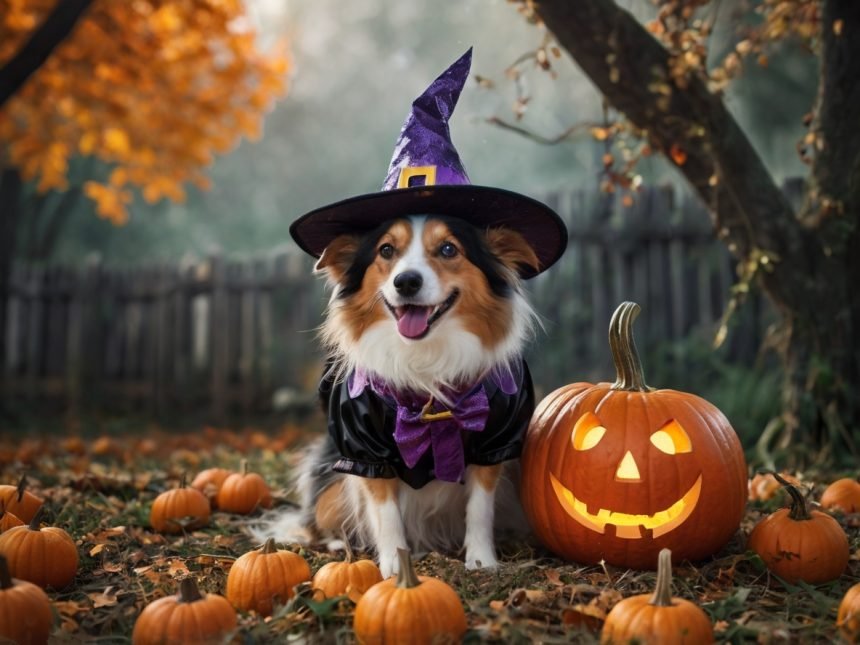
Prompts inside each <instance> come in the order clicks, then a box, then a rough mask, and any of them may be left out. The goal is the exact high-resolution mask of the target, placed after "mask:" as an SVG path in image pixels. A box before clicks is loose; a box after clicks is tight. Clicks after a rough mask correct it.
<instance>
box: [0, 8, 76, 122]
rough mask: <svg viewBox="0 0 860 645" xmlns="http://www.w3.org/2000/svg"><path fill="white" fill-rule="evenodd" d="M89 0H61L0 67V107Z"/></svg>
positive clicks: (68, 29) (68, 30)
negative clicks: (21, 45)
mask: <svg viewBox="0 0 860 645" xmlns="http://www.w3.org/2000/svg"><path fill="white" fill-rule="evenodd" d="M90 4H92V0H61V1H60V2H58V3H57V4H56V5H55V6H54V9H53V11H51V13H50V14H49V15H48V17H47V18H46V19H45V21H44V22H43V23H42V24H41V25H40V26H39V28H38V29H36V31H35V32H33V35H32V36H31V37H30V40H28V41H27V43H26V44H25V45H24V46H23V47H22V48H21V49H20V51H18V53H17V54H15V55H14V56H13V57H12V58H11V59H10V60H9V62H7V63H6V64H5V65H4V66H3V67H2V68H0V107H2V106H3V105H4V104H5V103H6V101H8V100H9V99H10V98H11V97H12V96H14V95H15V93H16V92H17V91H18V90H19V89H20V88H21V87H22V86H23V85H24V83H26V82H27V79H28V78H30V76H32V75H33V73H34V72H35V71H36V70H38V69H39V68H40V67H41V66H42V65H43V64H44V63H45V61H46V60H48V57H49V56H50V55H51V53H52V52H53V51H54V50H55V49H56V48H57V46H58V45H59V44H60V43H61V42H63V40H65V39H66V37H67V36H68V35H69V34H70V33H71V31H72V29H73V28H74V26H75V25H76V24H77V22H78V20H79V19H80V18H81V16H82V15H83V14H84V12H85V11H86V10H87V8H88V7H89V6H90Z"/></svg>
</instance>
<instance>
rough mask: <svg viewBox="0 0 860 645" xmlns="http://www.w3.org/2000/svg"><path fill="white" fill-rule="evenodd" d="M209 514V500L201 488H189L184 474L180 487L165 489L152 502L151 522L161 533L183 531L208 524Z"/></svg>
mask: <svg viewBox="0 0 860 645" xmlns="http://www.w3.org/2000/svg"><path fill="white" fill-rule="evenodd" d="M209 514H210V506H209V500H208V499H206V496H205V495H204V494H203V493H201V492H200V491H199V490H197V489H195V488H187V487H186V486H185V476H184V475H183V477H182V479H181V480H180V482H179V488H174V489H173V490H168V491H164V492H163V493H161V494H160V495H159V496H158V497H156V498H155V500H154V501H153V502H152V509H150V512H149V524H150V526H152V528H153V529H155V530H156V531H158V532H159V533H181V532H183V531H188V530H194V529H199V528H201V527H203V526H206V525H207V524H208V523H209Z"/></svg>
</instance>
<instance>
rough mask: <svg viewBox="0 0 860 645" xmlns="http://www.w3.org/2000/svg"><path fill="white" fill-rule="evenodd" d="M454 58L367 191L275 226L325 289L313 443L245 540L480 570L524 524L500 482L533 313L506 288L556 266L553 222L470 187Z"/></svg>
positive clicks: (515, 423) (512, 452)
mask: <svg viewBox="0 0 860 645" xmlns="http://www.w3.org/2000/svg"><path fill="white" fill-rule="evenodd" d="M471 56H472V53H471V49H470V50H468V51H467V52H466V53H465V54H463V55H462V56H461V57H460V58H459V59H458V60H457V61H455V62H454V63H453V64H452V65H451V66H450V67H449V68H448V69H447V70H446V71H445V72H443V73H442V74H441V75H440V76H439V77H438V78H437V79H436V80H435V81H433V82H432V83H431V84H430V86H429V87H428V88H427V89H426V90H425V91H424V92H423V93H422V94H421V95H420V96H419V97H418V98H416V99H415V101H414V102H413V104H412V110H411V111H410V113H409V115H408V116H407V119H406V122H405V123H404V125H403V127H402V128H401V131H400V136H399V137H398V140H397V142H396V144H395V150H394V155H393V157H392V160H391V164H390V165H389V169H388V174H387V176H386V178H385V181H384V183H383V186H382V190H381V191H380V192H377V193H370V194H365V195H359V196H355V197H351V198H349V199H346V200H342V201H339V202H336V203H333V204H329V205H327V206H323V207H321V208H317V209H315V210H313V211H311V212H309V213H306V214H304V215H302V216H301V217H300V218H298V219H297V220H295V221H294V222H293V223H292V225H291V226H290V234H291V236H292V237H293V240H295V242H296V243H297V245H298V246H299V248H301V249H302V250H304V251H306V252H307V253H309V254H310V255H312V256H313V257H315V258H318V260H317V262H316V265H315V271H316V273H317V274H319V275H321V276H323V277H325V279H326V281H327V283H328V285H329V287H330V288H331V298H330V301H329V304H328V307H327V309H326V312H325V318H324V322H323V324H322V327H321V339H322V343H323V345H324V347H325V349H326V351H327V353H328V360H327V368H326V370H325V374H324V376H323V378H322V381H321V383H320V395H321V398H322V402H323V405H324V407H325V410H326V412H327V416H328V433H327V436H326V437H325V439H324V440H321V441H319V442H318V443H317V444H316V445H315V446H314V447H313V448H312V450H311V451H310V452H309V453H308V454H307V455H306V457H305V459H304V460H303V463H302V466H301V468H300V469H299V476H298V490H299V493H300V497H301V511H300V512H299V513H287V514H286V515H283V516H281V517H280V518H278V519H277V520H275V521H274V522H273V523H270V524H269V525H268V527H267V528H266V529H265V530H263V531H258V532H257V535H258V536H259V537H262V536H263V535H266V536H268V535H274V536H275V537H278V538H281V539H283V538H285V537H288V538H290V539H296V538H297V537H304V538H305V541H308V540H323V541H327V542H329V543H330V544H331V543H333V542H336V541H337V540H338V539H342V538H343V537H346V539H349V540H351V541H354V542H356V543H357V544H358V545H359V546H365V547H368V548H371V549H373V550H374V551H375V553H376V556H377V559H378V562H379V567H380V570H381V571H382V573H383V575H385V576H388V575H390V574H392V573H394V572H396V571H397V569H398V564H397V557H396V553H397V549H398V548H403V547H405V548H410V549H411V550H412V551H413V552H420V551H424V550H443V551H457V550H459V549H460V548H461V547H462V548H463V550H464V551H465V562H466V567H467V568H469V569H474V568H479V567H494V566H496V565H497V564H498V560H497V558H496V552H495V545H494V527H495V528H504V527H505V525H507V526H511V527H513V528H516V529H519V530H522V527H523V526H524V525H525V519H524V517H523V514H522V511H521V509H520V507H519V503H518V500H517V494H516V488H515V486H514V484H513V479H512V477H513V476H514V475H515V473H516V467H515V464H516V460H517V458H518V457H519V455H520V452H521V449H522V444H523V441H524V438H525V433H526V429H527V427H528V423H529V419H530V418H531V414H532V411H533V409H534V392H533V389H532V383H531V377H530V375H529V371H528V367H527V366H526V364H525V361H524V360H523V358H522V354H523V350H524V347H525V345H526V343H527V342H528V340H529V339H530V337H531V336H532V335H533V333H534V330H535V328H536V327H537V326H538V318H537V316H536V315H535V312H534V310H533V309H532V307H531V306H530V304H529V303H528V300H527V298H526V296H525V293H524V290H523V287H522V281H523V280H527V279H529V278H532V277H534V276H536V275H537V274H539V273H541V272H542V271H544V270H546V269H547V268H548V267H549V266H551V265H552V264H553V263H554V262H555V261H556V260H558V258H559V257H560V256H561V255H562V253H563V252H564V250H565V248H566V247H567V229H566V227H565V225H564V222H563V221H562V220H561V218H560V217H559V216H558V215H557V214H556V213H555V212H554V211H553V210H552V209H551V208H550V207H548V206H547V205H545V204H542V203H540V202H538V201H536V200H534V199H532V198H530V197H527V196H525V195H520V194H517V193H513V192H511V191H507V190H503V189H497V188H491V187H487V186H477V185H473V184H472V183H471V182H470V180H469V178H468V176H467V174H466V171H465V169H464V168H463V164H462V162H461V160H460V157H459V155H458V153H457V151H456V149H455V148H454V145H453V143H452V142H451V140H450V131H449V129H448V119H449V117H450V116H451V114H452V112H453V110H454V107H455V105H456V103H457V99H458V97H459V95H460V92H461V90H462V89H463V87H464V84H465V82H466V79H467V78H468V75H469V70H470V66H471ZM497 517H498V519H499V520H500V521H496V518H497Z"/></svg>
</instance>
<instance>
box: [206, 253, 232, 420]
mask: <svg viewBox="0 0 860 645" xmlns="http://www.w3.org/2000/svg"><path fill="white" fill-rule="evenodd" d="M209 266H210V270H211V274H210V275H211V285H212V286H211V294H212V306H211V307H210V309H209V343H210V344H209V351H210V355H211V359H212V360H211V361H210V362H209V369H210V370H211V381H210V395H211V396H212V401H211V405H212V407H211V413H212V420H213V421H214V422H215V423H223V422H224V420H225V418H226V414H227V401H226V398H227V370H228V367H229V365H228V364H229V359H230V346H229V337H230V329H229V325H228V324H227V315H228V313H229V312H228V310H227V298H228V293H227V270H226V266H225V264H224V258H223V257H221V255H220V254H217V255H212V256H210V258H209Z"/></svg>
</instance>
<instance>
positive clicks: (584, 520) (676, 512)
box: [549, 473, 702, 539]
mask: <svg viewBox="0 0 860 645" xmlns="http://www.w3.org/2000/svg"><path fill="white" fill-rule="evenodd" d="M549 479H550V483H552V488H553V490H554V491H555V496H556V498H557V499H558V501H559V503H560V504H561V506H562V508H564V510H565V511H566V512H567V514H568V515H570V516H571V517H572V518H573V519H575V520H576V521H577V522H579V523H580V524H582V525H583V526H584V527H586V528H589V529H591V530H592V531H597V532H598V533H605V532H606V525H607V524H611V525H613V526H614V527H615V535H616V537H620V538H628V539H635V538H641V537H646V536H647V532H648V531H652V534H651V535H652V537H655V538H657V537H660V536H661V535H664V534H666V533H668V532H669V531H671V530H672V529H675V528H677V527H678V526H680V525H681V524H683V522H684V521H685V520H686V519H687V518H688V517H690V513H692V512H693V509H694V508H696V504H697V503H698V501H699V494H700V493H701V491H702V476H701V475H699V478H698V479H697V480H696V482H695V483H694V484H693V485H692V486H691V487H690V489H689V490H688V491H687V492H686V493H684V494H683V495H682V496H681V498H680V499H678V500H677V501H676V502H675V503H674V504H672V505H671V506H669V507H668V508H665V509H663V510H662V511H657V512H656V513H654V514H652V515H638V514H631V513H619V512H616V511H611V510H607V509H605V508H601V509H600V510H599V511H597V512H596V513H591V512H589V511H588V507H587V506H586V504H585V502H583V501H582V500H579V499H577V498H576V497H575V496H574V494H573V493H572V492H570V490H568V489H567V488H565V487H564V485H563V484H562V483H561V482H560V481H558V479H556V478H555V476H554V475H553V474H552V473H550V474H549Z"/></svg>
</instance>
